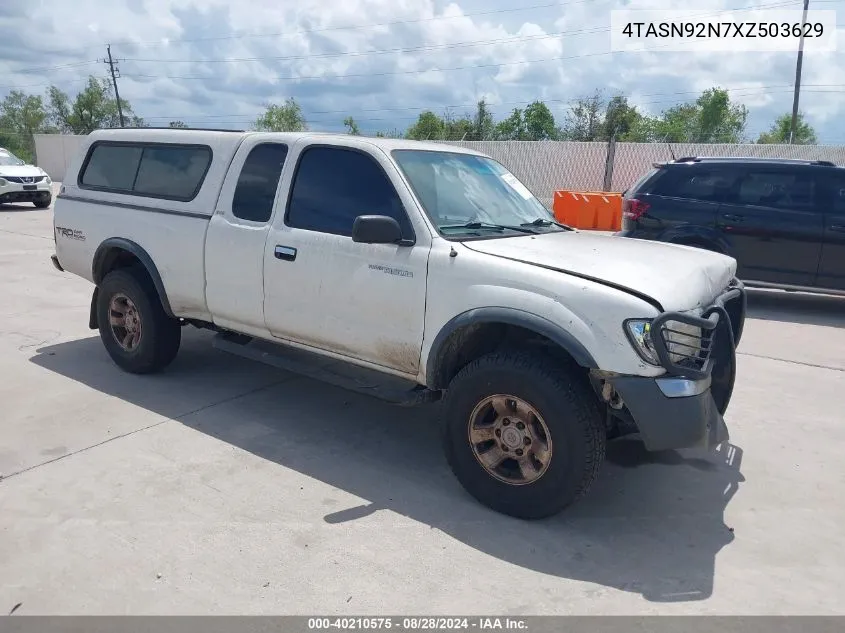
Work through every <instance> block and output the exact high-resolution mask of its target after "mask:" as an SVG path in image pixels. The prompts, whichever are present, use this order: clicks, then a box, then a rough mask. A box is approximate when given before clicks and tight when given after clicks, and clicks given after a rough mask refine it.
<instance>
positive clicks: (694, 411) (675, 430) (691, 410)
mask: <svg viewBox="0 0 845 633" xmlns="http://www.w3.org/2000/svg"><path fill="white" fill-rule="evenodd" d="M661 381H663V382H661ZM610 383H611V384H612V385H613V388H614V389H615V390H616V392H617V393H618V394H619V396H620V397H621V399H622V401H623V402H624V403H625V406H626V407H627V409H628V413H630V415H631V417H632V418H633V420H634V422H635V423H636V426H637V430H638V431H639V433H640V438H641V439H642V441H643V444H645V447H646V448H647V449H648V450H650V451H664V450H669V449H675V448H707V449H709V448H714V447H715V446H718V445H719V444H721V443H722V442H725V441H727V440H728V439H730V434H729V432H728V427H727V425H726V424H725V421H724V419H723V418H722V414H721V413H720V412H719V409H718V407H717V405H716V401H715V400H714V398H713V394H712V393H711V391H710V380H709V379H708V378H703V379H700V380H689V379H686V378H643V377H640V376H618V377H616V378H611V379H610ZM667 393H670V394H671V395H666V394H667ZM687 393H688V394H691V395H685V394H687ZM679 394H681V395H679Z"/></svg>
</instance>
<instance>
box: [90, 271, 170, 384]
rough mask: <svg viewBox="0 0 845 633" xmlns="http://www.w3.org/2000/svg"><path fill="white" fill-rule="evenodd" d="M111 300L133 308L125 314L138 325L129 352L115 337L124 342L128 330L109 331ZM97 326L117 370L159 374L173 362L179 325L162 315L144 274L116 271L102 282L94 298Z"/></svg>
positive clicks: (141, 272) (155, 296)
mask: <svg viewBox="0 0 845 633" xmlns="http://www.w3.org/2000/svg"><path fill="white" fill-rule="evenodd" d="M113 300H115V301H116V304H118V305H119V307H122V308H123V309H126V306H127V305H131V306H133V308H132V309H131V310H129V311H131V312H132V321H133V322H135V323H139V324H140V329H139V334H138V336H137V337H136V338H135V340H134V341H133V342H132V343H131V344H130V345H131V349H127V348H126V347H124V346H123V345H122V344H121V343H120V342H118V336H120V337H121V338H123V339H124V340H126V338H125V333H126V332H129V330H127V329H126V328H122V327H120V328H118V329H117V330H114V331H113V327H112V324H111V322H110V321H111V319H110V317H111V312H112V310H111V307H112V301H113ZM126 300H128V302H127V301H126ZM129 311H127V312H126V313H124V314H127V313H128V312H129ZM115 314H118V313H115ZM123 322H124V323H125V322H126V319H124V320H123ZM97 323H98V326H99V330H100V338H101V339H102V341H103V345H105V347H106V351H108V353H109V356H111V358H112V360H113V361H114V362H115V364H116V365H117V366H118V367H120V368H121V369H123V370H124V371H127V372H129V373H132V374H149V373H155V372H158V371H161V370H162V369H164V368H165V367H167V366H168V365H169V364H170V363H171V362H172V361H173V359H174V358H176V354H177V352H178V351H179V345H180V343H181V341H182V328H181V326H180V324H179V321H177V320H176V319H172V318H170V317H168V316H167V314H165V312H164V309H163V308H162V307H161V301H160V300H159V297H158V293H157V292H156V290H155V286H153V284H152V281H150V278H149V276H148V275H147V273H146V271H145V270H142V269H139V268H135V267H133V268H119V269H117V270H114V271H112V272H110V273H109V274H107V275H106V277H105V279H103V281H102V283H101V284H100V290H99V295H98V297H97ZM133 329H134V328H133Z"/></svg>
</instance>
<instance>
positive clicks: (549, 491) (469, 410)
mask: <svg viewBox="0 0 845 633" xmlns="http://www.w3.org/2000/svg"><path fill="white" fill-rule="evenodd" d="M496 394H505V395H507V396H511V397H513V398H518V399H520V400H522V401H523V404H524V405H527V407H528V408H530V409H533V410H534V411H535V412H536V413H538V414H539V416H540V418H541V419H542V421H543V422H542V424H544V425H545V428H546V429H547V430H548V436H549V438H550V440H551V442H550V447H551V450H549V452H548V459H547V460H546V462H547V463H546V465H545V470H544V471H543V472H542V473H541V474H540V475H539V477H538V478H537V479H534V480H533V481H523V482H522V483H513V482H508V481H503V480H502V479H501V476H500V473H501V472H502V471H501V470H500V471H499V473H497V475H494V474H491V471H490V470H489V469H488V468H486V467H485V466H483V465H482V464H481V459H482V457H477V456H476V455H477V453H478V451H477V449H475V448H474V447H473V444H474V442H472V441H471V440H470V430H471V428H472V421H473V418H474V413H475V412H476V411H477V410H479V409H478V408H479V407H481V409H480V410H481V411H483V410H484V406H486V405H484V404H483V403H484V402H485V400H486V399H489V398H490V397H492V396H494V395H496ZM499 404H500V406H501V402H500V403H499ZM510 405H512V403H510ZM443 406H444V413H445V419H444V420H443V426H442V440H443V448H444V451H445V453H446V460H447V461H448V463H449V466H450V467H451V469H452V472H453V473H454V474H455V476H456V477H457V479H458V481H459V482H460V483H461V485H463V487H464V488H465V489H466V490H467V492H469V494H470V495H472V496H473V497H475V499H476V500H478V501H479V502H481V503H482V504H484V505H486V506H488V507H489V508H491V509H493V510H495V511H497V512H500V513H502V514H507V515H510V516H513V517H517V518H520V519H541V518H545V517H549V516H552V515H554V514H557V513H559V512H561V511H562V510H563V509H564V508H566V507H567V506H569V505H570V504H572V503H573V502H575V501H577V500H578V499H579V498H581V497H582V496H583V495H584V494H585V493H586V492H587V490H588V489H589V488H590V486H591V485H592V483H593V481H594V480H595V478H596V476H597V475H598V472H599V469H600V467H601V465H602V463H603V462H604V455H605V446H606V442H607V430H606V428H605V426H604V422H603V419H602V417H601V414H600V409H599V407H598V402H597V400H596V397H595V396H594V394H593V392H592V390H591V389H590V387H589V385H588V384H587V383H586V381H585V380H584V379H583V378H582V377H580V376H578V375H577V374H576V373H575V372H574V371H572V370H569V369H567V368H565V367H563V366H561V364H560V362H559V361H557V362H556V361H554V360H552V359H551V358H547V357H545V356H542V355H532V354H526V353H522V352H496V353H492V354H488V355H486V356H483V357H481V358H479V359H477V360H475V361H473V362H472V363H470V364H469V365H467V366H466V367H465V368H464V369H463V370H461V371H460V372H459V373H458V375H457V376H455V378H454V379H453V380H452V382H451V384H450V385H449V389H448V390H447V392H446V395H445V397H444V400H443ZM491 406H493V405H491ZM493 408H494V409H495V406H493ZM492 415H494V416H495V417H496V419H497V422H495V423H494V424H499V422H498V420H501V419H502V417H503V416H501V415H499V414H498V413H496V412H495V411H494V413H493V414H492ZM523 419H524V418H523ZM504 420H505V422H504V423H507V422H508V419H507V418H506V417H505V418H504ZM511 421H512V420H511ZM517 424H518V423H517ZM535 427H536V425H535ZM476 428H481V429H486V428H487V427H486V426H485V427H476ZM503 428H504V427H500V428H499V429H496V432H499V431H502V429H503ZM487 432H489V431H487ZM523 433H524V431H523ZM534 436H535V440H536V434H534ZM522 439H523V440H526V438H524V437H523V438H522ZM547 439H548V438H547ZM492 441H493V442H494V443H495V442H499V441H501V442H504V441H505V436H504V435H501V436H500V437H499V438H497V439H496V440H492ZM529 441H530V438H528V440H526V444H528V443H529ZM487 443H488V444H489V441H488V442H487ZM516 445H517V443H514V444H512V446H516ZM476 446H480V445H476ZM541 448H542V447H541ZM510 450H517V451H518V450H519V449H510ZM509 454H511V455H512V454H513V453H509ZM484 455H485V458H486V455H487V453H484ZM512 459H513V460H515V459H516V457H515V456H514V457H513V458H512ZM521 459H525V457H524V453H523V457H522V458H521ZM531 459H533V458H531ZM536 463H537V462H535V466H534V467H535V470H539V469H537V467H536ZM515 464H516V462H515V461H514V462H511V463H510V464H506V466H509V467H512V466H514V465H515ZM502 468H504V466H503V467H502ZM504 469H505V470H508V469H507V468H504ZM520 470H523V472H524V469H520ZM511 472H516V471H513V469H511ZM532 472H534V471H532ZM532 476H533V474H532Z"/></svg>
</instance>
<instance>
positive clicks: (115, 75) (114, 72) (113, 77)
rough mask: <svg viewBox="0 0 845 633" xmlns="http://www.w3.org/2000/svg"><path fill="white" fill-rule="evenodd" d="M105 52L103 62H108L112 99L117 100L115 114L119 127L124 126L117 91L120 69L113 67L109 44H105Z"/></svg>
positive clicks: (114, 63)
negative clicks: (112, 89)
mask: <svg viewBox="0 0 845 633" xmlns="http://www.w3.org/2000/svg"><path fill="white" fill-rule="evenodd" d="M106 52H108V54H109V58H108V59H104V60H103V63H105V64H108V66H109V70H110V71H111V81H112V85H113V86H114V100H115V101H116V102H117V115H118V116H119V117H120V127H126V124H125V123H124V121H123V108H122V107H121V106H120V93H119V92H118V91H117V78H118V77H119V76H120V69H119V68H115V66H116V65H117V60H114V59H112V56H111V44H108V45H107V46H106Z"/></svg>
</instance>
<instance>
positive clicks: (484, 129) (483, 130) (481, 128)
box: [466, 99, 496, 141]
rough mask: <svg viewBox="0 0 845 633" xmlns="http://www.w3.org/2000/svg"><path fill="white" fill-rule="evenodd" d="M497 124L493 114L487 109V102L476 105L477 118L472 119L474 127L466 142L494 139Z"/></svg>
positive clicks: (471, 128) (482, 101) (483, 101)
mask: <svg viewBox="0 0 845 633" xmlns="http://www.w3.org/2000/svg"><path fill="white" fill-rule="evenodd" d="M495 129H496V123H495V122H494V121H493V114H492V113H491V112H490V109H489V108H488V107H487V102H486V101H485V100H484V99H482V100H481V101H479V102H478V103H477V104H476V108H475V116H473V118H472V126H471V127H470V130H469V134H468V135H467V138H466V140H468V141H489V140H490V139H492V138H493V132H494V130H495Z"/></svg>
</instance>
